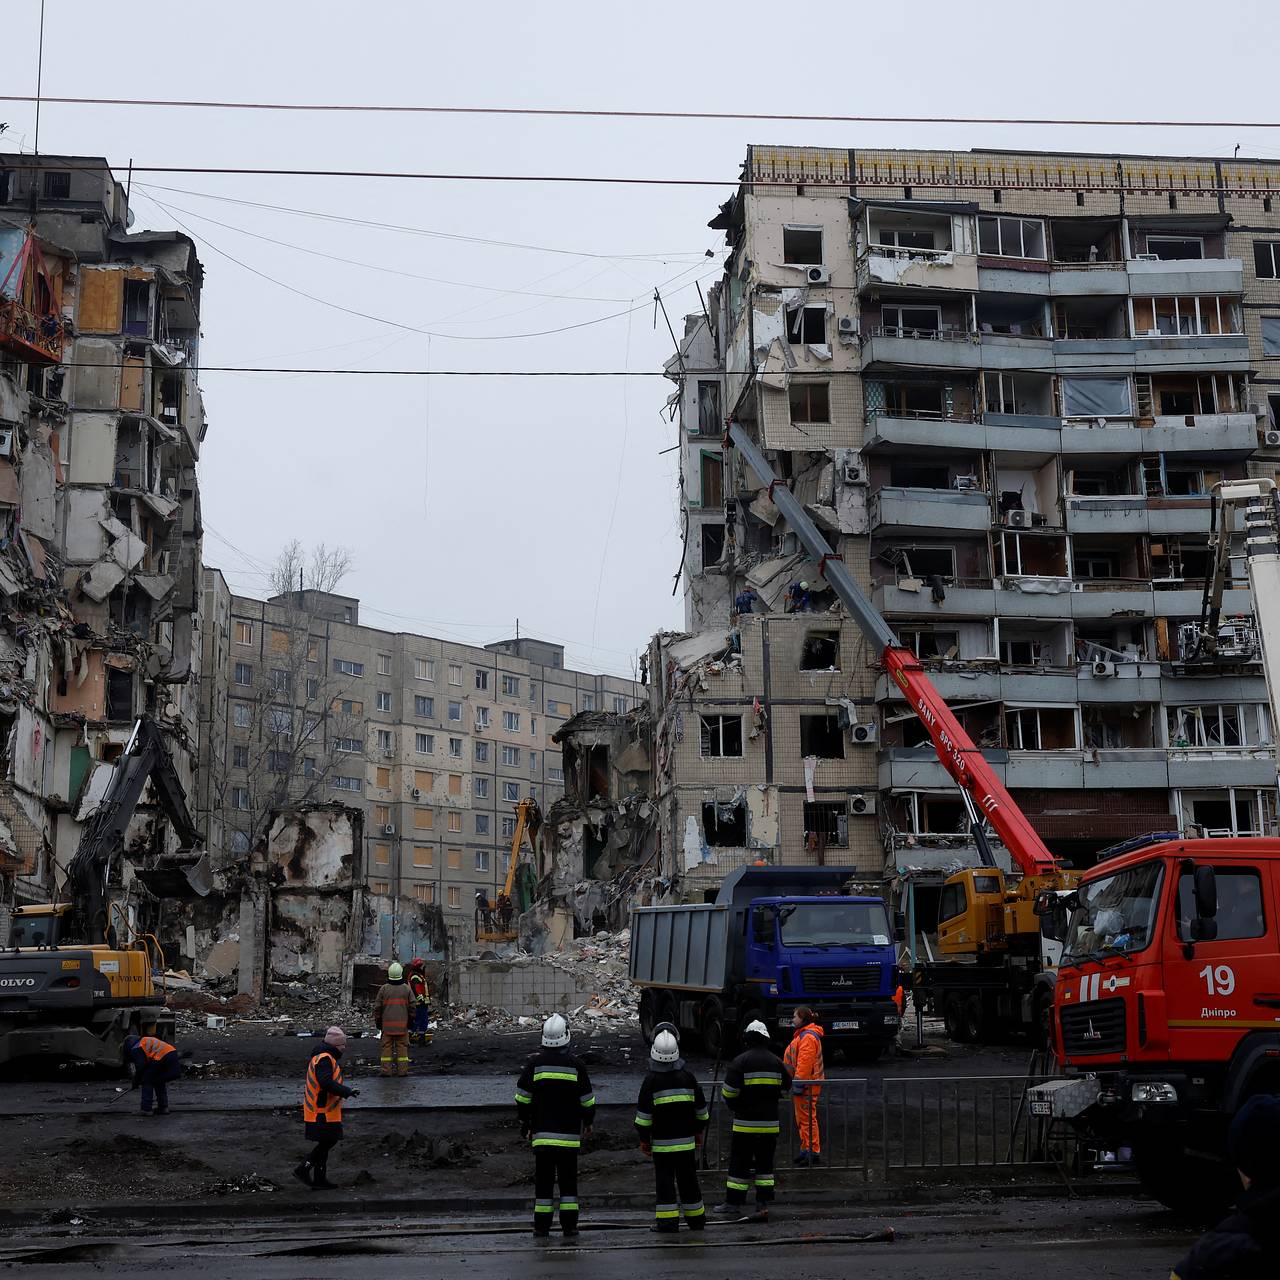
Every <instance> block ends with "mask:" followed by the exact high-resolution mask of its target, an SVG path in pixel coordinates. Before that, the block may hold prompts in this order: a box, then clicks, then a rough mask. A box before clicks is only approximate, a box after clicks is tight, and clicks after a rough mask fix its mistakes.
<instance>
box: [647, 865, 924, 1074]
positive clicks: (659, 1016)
mask: <svg viewBox="0 0 1280 1280" xmlns="http://www.w3.org/2000/svg"><path fill="white" fill-rule="evenodd" d="M856 875H857V872H856V871H855V870H854V869H853V868H852V867H773V866H768V867H767V866H752V867H740V868H739V869H738V870H736V871H733V872H731V873H730V874H729V875H728V876H726V877H725V880H724V883H723V884H722V885H721V886H720V891H719V893H718V894H717V895H716V899H715V901H714V902H708V903H690V904H685V905H680V906H670V907H637V908H636V909H635V910H634V911H633V912H632V913H631V964H630V973H631V980H632V982H634V983H635V984H636V986H638V987H640V988H641V995H640V1028H641V1031H642V1032H643V1033H644V1036H645V1039H646V1041H648V1040H650V1039H651V1038H652V1036H653V1028H654V1026H655V1025H656V1024H657V1023H659V1022H673V1023H675V1024H676V1025H677V1026H678V1027H679V1028H680V1030H681V1033H682V1035H684V1036H686V1037H688V1038H690V1039H692V1038H693V1037H697V1038H698V1039H700V1040H701V1042H702V1045H703V1047H704V1048H705V1049H706V1050H707V1052H708V1053H710V1054H712V1055H714V1056H716V1057H720V1056H722V1055H725V1054H727V1053H729V1052H730V1051H731V1050H733V1048H734V1046H735V1045H736V1043H737V1041H738V1038H739V1035H740V1033H741V1031H742V1028H743V1027H744V1026H745V1025H746V1024H747V1023H748V1022H750V1021H751V1020H752V1019H753V1018H759V1019H760V1020H761V1021H763V1022H764V1024H765V1025H766V1026H767V1027H768V1028H769V1030H770V1031H771V1033H772V1034H773V1037H774V1039H775V1040H778V1041H784V1042H785V1041H786V1040H788V1039H790V1036H791V1015H792V1013H793V1012H794V1011H795V1009H796V1007H797V1006H798V1005H808V1006H809V1007H810V1008H811V1009H813V1011H814V1012H815V1013H816V1014H817V1017H818V1021H819V1022H820V1023H821V1024H822V1030H823V1044H824V1047H825V1048H826V1050H827V1052H828V1054H830V1053H831V1051H832V1050H833V1049H837V1050H843V1051H844V1052H845V1053H846V1055H847V1056H849V1057H850V1058H853V1059H856V1060H862V1061H872V1060H874V1059H876V1058H878V1057H879V1056H880V1055H881V1054H882V1053H883V1052H884V1051H885V1049H887V1048H888V1047H889V1045H891V1044H892V1043H893V1042H894V1040H895V1039H896V1038H897V1035H898V1029H899V1027H900V1026H901V1022H902V1018H901V1011H900V1010H899V1008H898V1006H897V1004H896V1003H895V1001H894V993H895V992H896V990H897V988H898V986H899V984H900V983H901V981H902V979H901V975H900V974H899V972H898V968H897V964H896V959H897V957H896V953H895V947H894V934H895V931H894V927H893V923H892V921H891V919H890V915H889V910H888V908H887V907H886V906H885V903H884V900H883V899H882V898H873V897H849V896H847V895H845V894H844V892H843V891H844V888H845V886H846V885H847V884H848V883H849V881H850V880H851V879H853V878H854V877H855V876H856Z"/></svg>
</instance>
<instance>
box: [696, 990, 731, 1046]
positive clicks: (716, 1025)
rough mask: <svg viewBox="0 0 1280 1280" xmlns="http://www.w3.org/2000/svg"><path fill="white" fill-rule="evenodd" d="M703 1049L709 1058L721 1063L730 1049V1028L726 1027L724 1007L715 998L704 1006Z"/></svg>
mask: <svg viewBox="0 0 1280 1280" xmlns="http://www.w3.org/2000/svg"><path fill="white" fill-rule="evenodd" d="M702 1047H703V1048H704V1049H705V1050H706V1051H707V1056H708V1057H709V1058H715V1059H716V1061H719V1060H720V1059H721V1058H723V1057H724V1054H725V1050H727V1049H728V1048H729V1028H728V1027H727V1026H726V1025H725V1020H724V1005H722V1004H721V1003H720V1001H719V1000H717V999H716V998H715V997H714V996H713V997H712V998H711V999H710V1000H708V1001H707V1003H706V1004H704V1005H703V1006H702Z"/></svg>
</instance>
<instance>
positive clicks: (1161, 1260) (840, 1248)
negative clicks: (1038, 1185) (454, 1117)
mask: <svg viewBox="0 0 1280 1280" xmlns="http://www.w3.org/2000/svg"><path fill="white" fill-rule="evenodd" d="M334 1208H335V1216H334V1217H333V1218H321V1219H318V1220H311V1221H304V1220H294V1221H279V1220H275V1221H271V1220H257V1221H255V1220H254V1219H252V1218H249V1219H245V1220H241V1221H236V1222H232V1223H226V1224H210V1223H201V1224H199V1225H197V1226H192V1227H190V1228H189V1229H175V1228H174V1227H167V1228H163V1229H160V1230H155V1229H148V1228H146V1227H138V1228H134V1229H130V1228H122V1229H121V1231H119V1232H117V1233H113V1234H112V1235H111V1236H98V1235H93V1234H88V1232H89V1231H90V1230H91V1227H88V1226H86V1227H85V1228H84V1229H83V1230H82V1229H80V1228H77V1227H74V1226H66V1225H63V1226H58V1227H50V1228H47V1229H45V1230H43V1231H38V1232H34V1233H31V1234H28V1235H26V1236H25V1237H24V1238H22V1239H18V1238H17V1237H16V1236H15V1235H12V1234H11V1235H10V1237H9V1239H8V1240H7V1241H5V1242H3V1243H0V1265H4V1264H8V1265H9V1266H11V1267H13V1268H14V1269H15V1270H16V1269H18V1268H19V1267H21V1266H22V1265H23V1264H27V1265H40V1264H44V1265H46V1266H47V1265H48V1264H56V1265H57V1269H58V1276H59V1280H81V1278H82V1277H90V1276H94V1277H100V1276H102V1275H103V1274H108V1275H110V1274H116V1273H118V1272H123V1271H124V1270H125V1269H128V1270H129V1271H131V1272H139V1271H140V1272H142V1273H155V1272H168V1271H170V1270H172V1271H175V1272H180V1273H181V1274H183V1275H185V1276H209V1277H215V1276H216V1277H227V1278H228V1280H238V1278H239V1277H244V1278H245V1280H275V1278H276V1277H301V1276H316V1275H324V1276H325V1277H335V1276H356V1275H359V1276H365V1275H367V1274H368V1273H369V1268H370V1267H375V1268H376V1270H377V1274H378V1276H379V1280H395V1278H397V1277H401V1276H403V1277H406V1280H407V1278H408V1277H414V1278H415V1280H430V1278H431V1277H456V1276H463V1275H465V1276H466V1277H467V1278H468V1280H508V1278H509V1277H511V1276H513V1275H517V1274H519V1275H520V1276H521V1277H523V1278H526V1280H541V1278H542V1277H544V1276H545V1277H548V1278H550V1277H553V1276H554V1277H562V1276H565V1275H580V1276H582V1277H584V1280H585V1278H587V1277H595V1276H598V1275H600V1274H602V1272H603V1271H605V1270H606V1269H607V1272H608V1275H609V1277H610V1280H652V1277H654V1276H655V1275H658V1276H661V1277H662V1278H663V1280H686V1277H687V1278H688V1280H694V1278H695V1277H696V1278H697V1280H708V1278H709V1277H721V1276H723V1277H730V1276H731V1277H733V1278H734V1280H751V1278H754V1277H761V1278H763V1277H770V1278H773V1277H809V1276H812V1277H815V1280H816V1278H818V1277H821V1280H830V1278H831V1277H832V1276H841V1275H856V1276H858V1277H859V1280H889V1278H890V1277H893V1278H894V1280H901V1278H902V1277H913V1276H935V1275H945V1276H946V1277H947V1280H978V1278H979V1277H981V1278H982V1280H1003V1278H1008V1280H1014V1278H1015V1277H1016V1278H1017V1280H1024V1278H1025V1277H1026V1276H1028V1275H1035V1276H1036V1278H1037V1280H1068V1278H1070V1280H1079V1278H1080V1277H1081V1276H1087V1277H1089V1278H1090V1280H1097V1278H1100V1277H1117V1278H1118V1277H1124V1278H1125V1280H1141V1278H1143V1277H1152V1280H1166V1277H1167V1276H1168V1274H1169V1269H1170V1267H1171V1266H1172V1265H1173V1264H1174V1262H1176V1261H1177V1259H1178V1258H1179V1257H1180V1256H1181V1254H1182V1252H1183V1251H1184V1250H1185V1249H1186V1247H1187V1245H1188V1244H1189V1242H1190V1239H1191V1236H1190V1235H1189V1234H1188V1233H1187V1232H1185V1231H1182V1230H1179V1229H1178V1228H1177V1227H1176V1225H1175V1224H1173V1222H1172V1221H1171V1219H1169V1217H1168V1215H1165V1214H1163V1213H1160V1212H1158V1211H1154V1210H1152V1209H1151V1208H1150V1206H1147V1205H1142V1204H1136V1203H1132V1202H1120V1203H1099V1202H1097V1201H1092V1202H1090V1201H1086V1202H1076V1203H1074V1204H1071V1203H1068V1204H1062V1203H1055V1202H1034V1203H1033V1202H1026V1201H1009V1200H1006V1201H1000V1202H998V1203H996V1204H994V1205H990V1206H978V1205H971V1206H954V1207H951V1208H946V1209H937V1210H929V1211H924V1212H914V1213H913V1212H910V1211H905V1210H900V1211H896V1212H895V1211H892V1210H891V1211H887V1212H882V1213H869V1212H866V1211H859V1213H858V1215H857V1216H856V1217H837V1216H831V1215H830V1213H829V1211H828V1212H827V1213H826V1214H824V1215H823V1216H802V1215H801V1214H800V1213H799V1212H798V1211H795V1212H793V1213H792V1214H791V1215H790V1216H788V1215H787V1212H786V1210H785V1207H784V1208H780V1209H779V1210H777V1211H775V1221H774V1222H773V1223H772V1224H770V1225H769V1226H766V1227H757V1226H740V1225H723V1224H718V1223H713V1224H711V1226H710V1227H709V1228H708V1230H707V1232H706V1233H705V1235H704V1236H702V1237H701V1238H699V1237H692V1236H690V1234H689V1233H688V1232H682V1233H681V1234H680V1236H679V1237H677V1238H676V1239H674V1240H672V1241H670V1242H667V1241H665V1240H663V1241H660V1240H658V1239H657V1238H656V1237H655V1236H654V1235H653V1234H652V1233H651V1232H650V1231H649V1229H648V1223H647V1221H646V1220H645V1219H644V1217H643V1216H642V1215H637V1214H629V1215H623V1216H621V1217H619V1218H616V1219H615V1220H614V1221H613V1222H612V1224H609V1223H605V1222H602V1221H600V1220H599V1218H598V1217H597V1219H596V1220H595V1221H590V1220H588V1222H587V1223H586V1224H585V1229H584V1231H583V1233H582V1235H581V1237H580V1238H579V1240H578V1241H576V1242H569V1241H565V1240H563V1239H562V1238H560V1237H558V1236H556V1237H553V1238H552V1240H551V1241H549V1242H546V1243H537V1244H535V1243H534V1241H533V1240H532V1239H531V1238H530V1236H529V1235H528V1234H527V1227H526V1226H525V1224H524V1223H523V1222H522V1221H520V1220H517V1219H513V1218H511V1217H510V1216H507V1215H504V1216H503V1217H502V1218H501V1219H500V1220H494V1219H492V1218H490V1219H487V1220H486V1219H479V1218H475V1219H465V1220H460V1221H455V1222H449V1223H442V1222H439V1221H438V1220H436V1221H433V1220H432V1219H431V1218H430V1217H429V1216H424V1217H422V1218H420V1219H417V1220H406V1221H400V1222H394V1223H393V1222H382V1223H378V1224H376V1225H374V1224H368V1223H365V1224H360V1223H346V1222H343V1221H342V1220H341V1218H340V1217H338V1216H336V1215H337V1214H340V1212H341V1206H340V1205H339V1204H335V1205H334ZM886 1226H890V1227H891V1228H892V1229H893V1235H894V1238H893V1239H892V1241H885V1240H883V1239H880V1238H878V1237H879V1236H880V1235H881V1233H882V1232H883V1230H884V1228H885V1227H886ZM863 1235H870V1236H873V1237H877V1238H875V1239H874V1240H872V1241H870V1242H865V1243H864V1242H860V1240H859V1237H860V1236H863ZM15 1264H16V1265H15Z"/></svg>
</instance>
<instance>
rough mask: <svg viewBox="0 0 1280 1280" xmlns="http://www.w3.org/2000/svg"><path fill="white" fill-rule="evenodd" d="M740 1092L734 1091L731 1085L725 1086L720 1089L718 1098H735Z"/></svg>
mask: <svg viewBox="0 0 1280 1280" xmlns="http://www.w3.org/2000/svg"><path fill="white" fill-rule="evenodd" d="M741 1092H742V1090H741V1089H735V1088H734V1087H733V1085H731V1084H726V1085H724V1086H723V1087H722V1088H721V1090H720V1096H721V1097H722V1098H736V1097H737V1096H738V1094H740V1093H741Z"/></svg>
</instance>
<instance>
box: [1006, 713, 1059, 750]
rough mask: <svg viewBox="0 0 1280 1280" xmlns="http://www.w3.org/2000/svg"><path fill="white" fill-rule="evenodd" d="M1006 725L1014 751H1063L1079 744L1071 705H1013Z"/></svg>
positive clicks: (1008, 737)
mask: <svg viewBox="0 0 1280 1280" xmlns="http://www.w3.org/2000/svg"><path fill="white" fill-rule="evenodd" d="M1004 727H1005V741H1006V743H1007V745H1008V747H1009V750H1010V751H1060V750H1064V749H1069V748H1072V747H1074V746H1075V745H1076V717H1075V711H1074V709H1073V708H1071V707H1012V708H1009V709H1008V710H1006V711H1005V716H1004Z"/></svg>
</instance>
